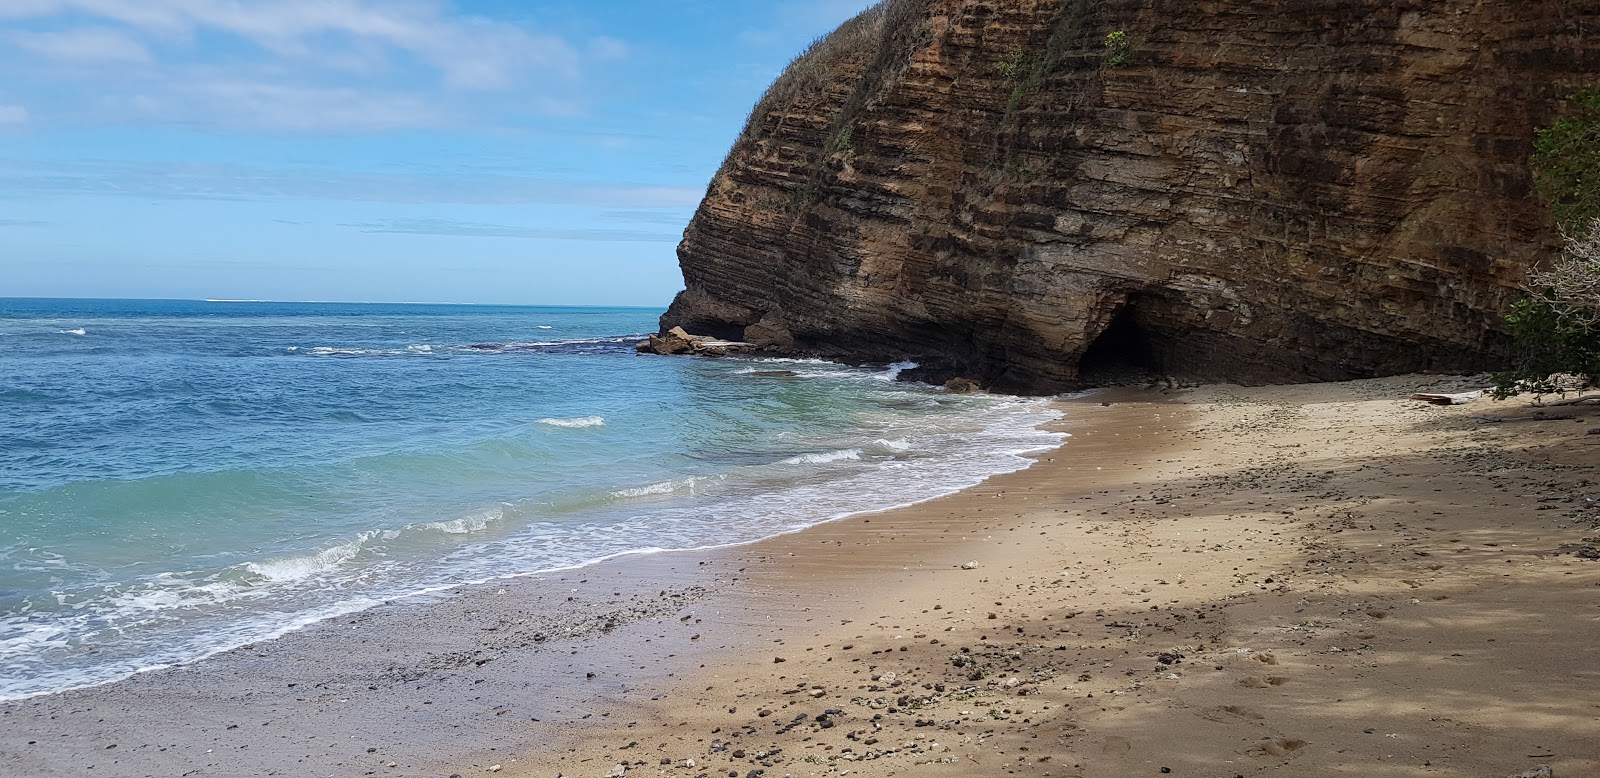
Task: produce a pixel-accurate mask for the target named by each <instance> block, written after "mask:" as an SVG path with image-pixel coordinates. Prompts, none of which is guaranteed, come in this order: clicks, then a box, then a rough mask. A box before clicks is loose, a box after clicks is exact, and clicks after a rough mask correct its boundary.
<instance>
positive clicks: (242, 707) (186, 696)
mask: <svg viewBox="0 0 1600 778" xmlns="http://www.w3.org/2000/svg"><path fill="white" fill-rule="evenodd" d="M1481 385H1482V381H1481V380H1478V381H1474V380H1472V379H1461V378H1436V377H1428V376H1406V377H1399V378H1390V379H1380V380H1372V381H1361V382H1352V383H1343V384H1320V385H1308V386H1291V387H1267V388H1248V389H1247V388H1239V387H1225V386H1224V387H1202V388H1198V389H1192V390H1181V391H1156V390H1118V391H1114V392H1105V393H1100V394H1096V395H1094V396H1091V397H1088V398H1083V399H1079V400H1075V401H1064V402H1063V403H1062V407H1063V410H1064V412H1065V414H1066V415H1065V418H1064V420H1063V421H1062V422H1061V423H1060V426H1061V428H1062V429H1063V430H1064V431H1066V432H1070V433H1071V434H1072V435H1073V437H1072V438H1071V439H1070V440H1069V441H1068V442H1067V444H1066V445H1065V446H1064V447H1063V448H1062V449H1060V450H1057V451H1054V452H1051V453H1048V454H1044V455H1042V456H1041V457H1040V461H1039V462H1038V464H1036V465H1035V466H1034V467H1033V468H1031V469H1029V470H1027V471H1024V472H1020V473H1015V474H1011V475H1007V476H1001V477H998V478H994V479H991V480H989V481H988V482H986V483H985V484H983V485H982V486H980V487H978V488H975V489H971V490H968V491H966V492H963V493H961V494H958V495H955V496H952V497H946V498H941V499H938V500H933V501H930V502H926V503H923V504H921V505H917V506H913V507H910V508H904V509H899V510H895V511H889V512H885V513H880V514H874V515H868V516H860V517H856V518H853V519H848V520H845V521H840V522H835V523H833V524H828V525H824V526H821V527H815V528H812V529H809V530H806V531H804V532H800V533H796V534H793V535H789V536H785V537H781V538H776V539H772V540H768V541H763V542H761V543H757V544H753V545H749V546H743V547H738V548H731V549H723V550H716V551H707V552H693V553H682V554H662V555H655V556H647V557H629V558H623V559H617V560H612V561H609V562H606V563H603V564H600V565H596V566H593V567H590V568H586V569H583V570H578V571H571V572H567V573H562V574H552V575H546V576H538V577H532V578H526V579H517V580H512V581H506V582H504V583H501V584H491V585H488V586H480V587H473V588H471V589H469V590H467V591H464V592H461V593H458V594H455V595H453V596H449V597H440V598H435V599H434V600H432V601H428V602H420V603H419V602H405V603H397V604H394V605H390V606H385V607H382V608H378V609H375V610H372V611H367V612H365V613H361V614H357V615H352V616H348V617H344V618H341V619H337V620H334V621H331V622H327V623H324V624H322V625H319V626H317V627H313V628H310V629H307V630H304V631H301V632H298V633H294V634H292V635H290V636H287V637H285V638H283V639H280V640H277V641H273V642H270V643H263V644H260V645H258V646H254V647H252V648H251V649H249V650H240V651H233V652H229V653H227V654H223V655H219V656H217V657H213V658H211V659H208V660H206V661H203V662H199V663H196V664H194V665H190V666H186V667H182V668H175V669H171V670H165V671H160V672H152V673H147V674H144V675H141V676H137V677H135V678H133V679H129V680H127V681H123V682H119V683H116V684H110V685H107V686H103V687H99V688H95V689H85V690H80V691H76V692H70V693H66V694H60V695H52V696H48V697H42V698H36V699H33V700H27V701H22V702H16V703H8V704H4V705H0V774H3V775H16V776H53V775H97V776H106V775H111V776H123V775H126V776H163V777H165V776H181V775H197V776H234V775H297V776H298V775H305V776H322V775H330V776H347V775H379V776H438V777H439V778H444V777H445V776H450V775H452V774H456V775H461V776H463V777H464V778H472V777H473V776H479V775H488V774H491V773H494V774H498V775H504V776H530V777H532V776H539V777H540V778H551V777H553V776H557V775H564V776H568V777H569V778H580V777H581V778H588V777H590V776H593V777H594V778H601V777H602V776H608V775H609V776H617V775H627V776H684V777H685V778H692V777H693V776H707V777H708V778H709V777H710V776H740V777H742V778H748V777H749V776H761V777H762V778H776V777H777V776H812V775H817V776H823V775H847V774H848V775H860V776H891V775H919V776H920V775H948V776H990V775H992V776H1003V775H1006V776H1008V775H1038V776H1045V775H1048V776H1083V777H1084V778H1095V777H1097V776H1125V775H1163V774H1171V775H1179V776H1184V775H1187V776H1208V777H1210V776H1222V777H1223V778H1227V776H1235V775H1239V776H1255V775H1266V774H1271V775H1284V776H1324V775H1360V776H1504V775H1520V774H1521V773H1523V772H1524V771H1529V770H1534V769H1536V767H1537V766H1539V765H1549V766H1550V767H1551V768H1552V771H1553V775H1555V776H1592V775H1600V560H1596V559H1593V558H1591V557H1592V556H1593V555H1595V552H1594V551H1593V549H1595V548H1596V547H1597V546H1600V542H1596V540H1595V539H1594V538H1595V536H1597V535H1600V529H1597V528H1596V526H1595V525H1596V523H1597V522H1600V483H1597V481H1600V469H1597V465H1600V434H1589V433H1590V431H1591V430H1595V429H1597V428H1600V409H1597V408H1593V407H1584V406H1579V407H1573V408H1548V409H1542V410H1541V409H1532V408H1529V407H1528V405H1527V403H1526V401H1525V400H1523V401H1517V400H1513V401H1507V402H1501V403H1496V402H1491V401H1488V400H1483V401H1480V402H1476V403H1472V404H1468V405H1463V406H1453V407H1435V406H1431V405H1427V404H1424V403H1419V402H1415V401H1411V400H1409V399H1407V396H1408V395H1409V394H1410V393H1411V392H1413V391H1416V390H1426V391H1458V390H1461V389H1466V388H1475V387H1478V386H1481ZM775 509H779V510H781V506H775ZM91 767H92V769H90V768H91Z"/></svg>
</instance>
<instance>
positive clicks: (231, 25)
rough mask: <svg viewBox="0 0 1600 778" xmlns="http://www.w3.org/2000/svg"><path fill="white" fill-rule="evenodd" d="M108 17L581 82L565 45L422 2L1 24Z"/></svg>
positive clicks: (229, 0) (208, 6) (69, 7)
mask: <svg viewBox="0 0 1600 778" xmlns="http://www.w3.org/2000/svg"><path fill="white" fill-rule="evenodd" d="M65 14H79V15H87V16H93V17H98V18H100V19H102V20H104V21H109V22H115V23H117V24H120V25H124V26H126V27H127V28H130V29H132V30H136V31H139V32H141V33H143V34H145V35H147V36H151V37H154V38H157V39H162V40H172V39H174V38H179V39H187V38H192V37H193V36H194V35H195V34H196V33H197V32H200V31H209V32H221V33H226V34H229V35H232V36H235V37H237V38H240V39H243V40H246V41H249V42H251V43H254V44H255V45H257V46H259V47H261V48H262V49H265V50H267V51H269V52H273V53H275V54H278V55H280V56H294V57H311V58H314V56H315V52H318V51H322V50H333V51H339V50H342V49H345V48H347V47H351V46H359V45H373V44H375V45H378V46H382V47H385V48H388V49H392V50H394V51H395V52H397V53H401V54H405V55H408V56H410V57H412V58H415V59H416V60H417V61H419V62H421V63H425V64H427V65H430V66H432V67H433V68H435V69H437V70H439V71H440V72H441V73H442V74H443V75H444V78H445V80H446V81H447V82H448V83H450V84H451V85H452V86H458V87H463V88H502V87H504V86H506V85H508V84H510V83H512V82H513V81H514V80H515V79H516V78H517V77H518V76H519V75H521V74H523V73H524V72H526V71H528V70H540V71H545V72H548V73H554V74H556V75H560V76H567V77H570V76H575V75H576V74H577V71H578V55H577V51H576V50H575V49H574V48H573V47H572V46H571V45H570V44H568V43H567V42H566V41H564V40H562V39H561V38H558V37H555V36H550V35H539V34H536V33H533V32H530V31H528V30H525V29H523V28H522V27H518V26H516V25H513V24H508V23H504V22H496V21H492V20H488V19H483V18H480V17H474V16H466V15H462V14H455V13H451V12H450V9H449V7H448V6H445V5H442V4H439V3H431V2H417V1H415V0H391V1H390V2H375V1H374V0H0V19H5V18H10V19H38V18H47V17H56V16H61V15H65Z"/></svg>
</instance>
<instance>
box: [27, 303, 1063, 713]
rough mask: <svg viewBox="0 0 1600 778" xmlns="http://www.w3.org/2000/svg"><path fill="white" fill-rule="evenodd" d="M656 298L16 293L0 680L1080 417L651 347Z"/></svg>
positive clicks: (1041, 445)
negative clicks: (461, 300)
mask: <svg viewBox="0 0 1600 778" xmlns="http://www.w3.org/2000/svg"><path fill="white" fill-rule="evenodd" d="M660 313H661V311H660V310H652V309H642V308H599V307H596V308H574V307H509V306H467V305H397V304H345V303H272V302H247V301H237V302H230V301H204V302H200V301H168V300H41V299H0V700H13V699H21V698H26V697H32V696H37V695H40V694H48V693H53V692H59V691H63V690H67V689H72V688H78V687H83V686H91V685H96V684H101V683H106V682H110V681H114V680H117V679H120V678H124V677H127V676H129V675H131V674H134V673H137V672H140V671H144V670H148V669H151V668H157V667H163V666H170V665H173V664H181V663H185V662H191V661H194V660H197V659H200V658H203V657H205V656H207V655H210V654H214V653H217V652H219V651H225V650H228V649H230V648H235V647H238V646H241V645H245V644H249V643H255V642H259V641H262V640H267V639H271V638H274V637H277V636H280V635H283V634H285V633H287V632H289V631H292V630H295V629H298V628H301V627H304V626H306V625H310V624H314V623H316V622H318V621H321V620H324V619H328V618H332V617H334V616H338V615H340V614H345V613H350V612H354V611H358V610H362V609H365V608H369V607H372V606H374V605H377V604H380V603H383V602H386V601H391V600H395V599H399V598H404V597H408V596H416V595H420V594H430V593H439V592H443V591H445V590H448V589H450V588H452V587H456V586H460V585H462V584H468V583H475V582H484V581H489V580H493V579H496V578H502V577H509V576H522V575H529V574H535V573H539V572H543V571H552V570H559V569H569V568H572V567H576V566H581V565H586V564H592V563H595V562H597V561H600V560H605V559H609V558H613V557H616V556H619V555H625V554H642V553H660V552H664V551H672V550H684V549H698V548H707V547H716V546H724V545H731V544H739V543H747V542H751V541H755V540H759V539H761V538H765V537H771V536H774V535H778V534H782V533H786V532H792V531H795V530H798V529H802V528H804V527H807V526H811V525H815V524H818V523H821V522H826V521H830V520H834V519H838V518H841V517H844V516H848V515H852V514H856V513H860V512H864V511H873V510H881V509H885V508H890V507H894V506H898V505H905V504H909V503H913V502H918V501H922V500H926V499H930V498H933V497H937V496H940V495H944V494H948V493H951V492H954V491H957V490H959V489H962V488H966V487H969V486H972V485H975V484H977V483H979V482H980V481H982V480H983V479H985V478H987V477H989V476H992V475H995V474H999V473H1004V472H1011V471H1015V470H1019V469H1022V468H1024V467H1026V466H1027V465H1028V464H1029V460H1028V459H1026V458H1025V457H1024V455H1025V454H1027V453H1031V452H1037V451H1041V450H1046V449H1048V448H1050V447H1053V446H1055V445H1057V444H1058V443H1059V442H1060V441H1061V439H1062V436H1061V435H1060V434H1057V433H1051V432H1047V431H1043V430H1041V429H1039V425H1041V424H1042V423H1044V422H1047V421H1049V420H1051V419H1053V418H1055V417H1056V412H1055V411H1053V410H1052V409H1051V406H1049V405H1048V404H1046V403H1044V402H1041V401H1039V400H1031V399H1018V398H1007V397H994V396H987V395H956V394H950V393H947V392H944V391H943V390H940V389H936V388H934V387H929V386H924V385H918V384H910V383H904V382H899V381H897V380H895V377H896V374H897V373H898V372H899V370H901V369H903V368H904V367H905V365H888V366H878V367H865V368H853V367H845V366H840V365H836V364H831V363H824V362H817V361H804V360H782V359H763V358H726V359H704V358H666V357H654V356H639V355H636V354H635V353H634V351H633V344H634V343H635V342H637V341H638V340H641V339H642V338H643V337H644V334H645V333H647V332H651V331H654V330H655V328H656V319H657V317H658V316H659V315H660ZM436 596H439V595H437V594H436ZM443 596H448V595H443Z"/></svg>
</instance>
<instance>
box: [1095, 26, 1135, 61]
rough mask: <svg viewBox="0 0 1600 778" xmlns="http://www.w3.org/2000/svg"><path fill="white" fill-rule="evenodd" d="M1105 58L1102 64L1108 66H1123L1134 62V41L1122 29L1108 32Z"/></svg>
mask: <svg viewBox="0 0 1600 778" xmlns="http://www.w3.org/2000/svg"><path fill="white" fill-rule="evenodd" d="M1105 50H1106V54H1105V58H1104V59H1102V60H1100V62H1101V64H1102V65H1104V66H1105V67H1108V68H1122V67H1127V66H1129V65H1132V64H1133V41H1131V40H1129V39H1128V34H1127V33H1126V32H1123V31H1122V30H1116V31H1114V32H1109V33H1106V40H1105Z"/></svg>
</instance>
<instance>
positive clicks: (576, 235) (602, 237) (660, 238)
mask: <svg viewBox="0 0 1600 778" xmlns="http://www.w3.org/2000/svg"><path fill="white" fill-rule="evenodd" d="M339 226H341V227H353V228H355V229H358V230H361V231H362V232H367V233H390V234H396V235H446V236H450V237H457V238H523V239H529V240H581V241H593V242H599V243H677V242H678V241H679V240H680V238H681V236H680V235H678V234H676V233H669V232H648V231H644V230H618V229H607V228H601V229H552V228H548V227H508V226H506V225H503V224H486V223H483V222H470V221H459V220H456V219H383V220H380V221H376V222H366V223H359V224H341V225H339Z"/></svg>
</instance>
